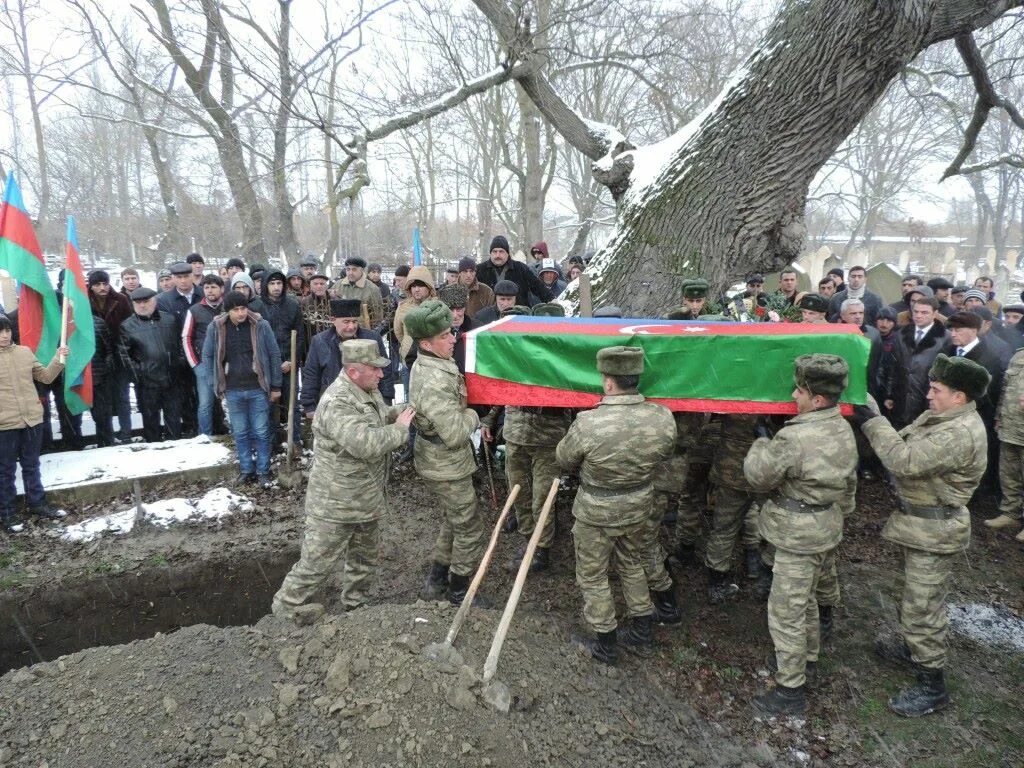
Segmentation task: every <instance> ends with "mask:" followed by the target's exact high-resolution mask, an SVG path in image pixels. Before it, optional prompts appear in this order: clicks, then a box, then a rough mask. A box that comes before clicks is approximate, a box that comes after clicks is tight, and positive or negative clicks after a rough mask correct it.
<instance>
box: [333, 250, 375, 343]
mask: <svg viewBox="0 0 1024 768" xmlns="http://www.w3.org/2000/svg"><path fill="white" fill-rule="evenodd" d="M331 293H332V294H334V296H335V297H337V298H339V299H358V300H359V302H360V303H361V304H362V305H363V306H364V307H366V315H365V317H366V318H367V319H366V321H365V322H364V321H363V320H362V319H360V321H359V324H360V325H361V326H362V327H364V328H366V330H368V331H378V332H380V330H381V328H382V327H383V325H384V300H383V299H382V298H381V295H380V289H379V288H378V287H377V286H376V285H375V284H374V283H371V282H370V280H369V278H367V277H366V259H363V258H360V257H359V256H349V257H348V258H347V259H345V277H343V278H341V279H340V280H338V281H337V282H336V283H335V284H334V285H333V286H331Z"/></svg>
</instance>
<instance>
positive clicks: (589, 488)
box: [580, 482, 653, 497]
mask: <svg viewBox="0 0 1024 768" xmlns="http://www.w3.org/2000/svg"><path fill="white" fill-rule="evenodd" d="M651 487H653V483H650V482H646V483H639V484H637V485H624V486H622V487H620V488H600V487H598V486H596V485H591V484H590V483H580V488H582V489H583V490H584V491H586V492H587V493H589V494H590V495H591V496H603V497H611V496H625V495H626V494H627V493H636V492H637V491H645V490H647V489H648V488H651Z"/></svg>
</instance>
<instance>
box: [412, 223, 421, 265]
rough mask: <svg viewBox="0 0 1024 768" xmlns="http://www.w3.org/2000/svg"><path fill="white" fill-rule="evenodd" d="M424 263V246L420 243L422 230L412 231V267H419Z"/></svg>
mask: <svg viewBox="0 0 1024 768" xmlns="http://www.w3.org/2000/svg"><path fill="white" fill-rule="evenodd" d="M422 263H423V244H422V243H420V228H419V227H416V228H415V229H413V231H412V265H413V266H414V267H418V266H419V265H420V264H422Z"/></svg>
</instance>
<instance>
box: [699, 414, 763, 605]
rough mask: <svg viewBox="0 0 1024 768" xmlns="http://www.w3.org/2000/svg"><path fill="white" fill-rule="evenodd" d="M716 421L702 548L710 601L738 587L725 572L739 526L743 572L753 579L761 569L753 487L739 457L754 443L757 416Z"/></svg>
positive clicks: (728, 569)
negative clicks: (710, 508)
mask: <svg viewBox="0 0 1024 768" xmlns="http://www.w3.org/2000/svg"><path fill="white" fill-rule="evenodd" d="M719 421H720V422H721V428H722V431H721V436H720V437H719V440H718V444H717V445H716V446H715V453H714V460H713V462H712V465H711V478H710V479H711V482H712V483H713V484H714V486H715V491H714V495H715V508H714V514H713V515H712V516H711V530H710V531H709V533H708V542H707V547H706V549H705V551H704V565H706V566H707V569H708V598H709V600H710V601H711V602H712V603H720V602H722V601H723V600H725V599H727V598H728V597H729V596H730V595H733V594H735V593H736V592H737V591H738V590H739V586H738V585H736V584H735V583H734V582H731V581H730V580H729V571H730V570H732V552H733V549H734V548H735V546H736V537H737V536H738V535H739V533H740V529H742V530H743V546H744V548H745V550H746V553H747V558H746V561H747V575H748V576H749V577H750V578H757V576H758V575H759V574H760V570H761V553H760V544H761V536H760V534H759V533H758V532H757V517H756V514H751V511H752V510H755V512H756V508H755V505H754V489H753V488H751V487H750V483H748V482H747V478H746V476H745V475H744V474H743V460H744V459H745V458H746V456H747V451H749V450H750V446H751V444H752V443H753V442H754V437H755V434H754V433H755V429H756V427H757V417H756V416H744V415H737V414H723V415H722V416H721V418H720V419H719Z"/></svg>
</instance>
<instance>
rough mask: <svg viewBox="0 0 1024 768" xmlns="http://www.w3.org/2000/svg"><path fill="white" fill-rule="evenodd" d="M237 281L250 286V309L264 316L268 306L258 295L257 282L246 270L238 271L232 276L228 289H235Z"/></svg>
mask: <svg viewBox="0 0 1024 768" xmlns="http://www.w3.org/2000/svg"><path fill="white" fill-rule="evenodd" d="M237 283H243V284H245V285H246V286H248V288H249V311H250V312H255V313H256V314H257V315H259V316H260V317H263V313H264V312H266V311H267V308H266V307H265V306H263V300H262V299H261V298H260V297H259V296H257V295H256V283H254V282H253V281H252V278H251V277H249V275H247V274H246V273H245V272H236V273H235V276H234V277H232V278H231V283H230V284H229V286H228V291H233V290H234V289H235V285H236V284H237ZM225 295H226V294H225Z"/></svg>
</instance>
